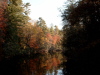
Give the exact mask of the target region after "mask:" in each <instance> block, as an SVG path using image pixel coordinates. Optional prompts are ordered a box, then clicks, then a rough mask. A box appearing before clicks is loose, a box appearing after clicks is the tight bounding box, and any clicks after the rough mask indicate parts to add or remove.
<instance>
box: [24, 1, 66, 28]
mask: <svg viewBox="0 0 100 75" xmlns="http://www.w3.org/2000/svg"><path fill="white" fill-rule="evenodd" d="M64 1H66V0H23V3H26V2H29V3H30V4H31V6H30V11H31V12H30V15H29V16H30V17H31V18H32V19H33V20H34V19H38V18H39V17H42V18H43V19H44V20H45V21H46V23H47V25H48V27H50V25H51V23H53V25H57V26H58V27H59V29H61V28H62V24H61V23H62V22H61V17H60V11H59V10H58V8H60V7H62V5H63V3H64Z"/></svg>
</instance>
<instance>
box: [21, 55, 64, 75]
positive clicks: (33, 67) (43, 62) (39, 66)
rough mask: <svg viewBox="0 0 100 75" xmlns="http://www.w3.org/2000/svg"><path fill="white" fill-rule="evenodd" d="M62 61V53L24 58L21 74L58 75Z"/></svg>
mask: <svg viewBox="0 0 100 75" xmlns="http://www.w3.org/2000/svg"><path fill="white" fill-rule="evenodd" d="M62 63H63V56H62V55H61V54H60V53H56V54H53V55H50V54H45V55H42V54H41V55H39V56H37V57H35V58H31V59H26V60H25V59H23V60H22V63H20V68H19V71H20V72H19V75H58V71H59V70H60V69H62V65H61V64H62ZM60 75H62V74H60Z"/></svg>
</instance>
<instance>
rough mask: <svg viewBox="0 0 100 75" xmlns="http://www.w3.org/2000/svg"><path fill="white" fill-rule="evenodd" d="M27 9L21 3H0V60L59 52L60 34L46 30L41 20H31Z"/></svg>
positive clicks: (16, 0)
mask: <svg viewBox="0 0 100 75" xmlns="http://www.w3.org/2000/svg"><path fill="white" fill-rule="evenodd" d="M29 6H30V3H23V2H22V0H0V57H1V58H2V57H12V56H16V55H32V54H34V53H53V52H56V51H57V50H58V51H61V50H62V45H61V43H62V36H63V35H62V30H60V29H58V27H57V25H54V26H51V27H47V24H46V22H45V20H44V19H43V18H42V17H39V18H38V20H32V19H31V18H30V17H29V16H28V14H29V12H30V10H29Z"/></svg>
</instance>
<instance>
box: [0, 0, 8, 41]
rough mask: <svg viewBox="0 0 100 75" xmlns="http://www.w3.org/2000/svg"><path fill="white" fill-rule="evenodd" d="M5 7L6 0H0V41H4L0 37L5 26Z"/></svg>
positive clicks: (3, 32)
mask: <svg viewBox="0 0 100 75" xmlns="http://www.w3.org/2000/svg"><path fill="white" fill-rule="evenodd" d="M6 7H7V0H2V1H0V36H1V37H0V42H4V39H3V38H2V37H4V36H5V31H6V30H5V27H6V21H7V19H6V18H5V9H6Z"/></svg>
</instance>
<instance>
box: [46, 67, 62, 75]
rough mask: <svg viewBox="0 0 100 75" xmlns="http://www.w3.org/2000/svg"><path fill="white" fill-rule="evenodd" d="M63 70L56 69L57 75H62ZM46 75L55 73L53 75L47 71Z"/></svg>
mask: <svg viewBox="0 0 100 75" xmlns="http://www.w3.org/2000/svg"><path fill="white" fill-rule="evenodd" d="M62 70H63V68H61V69H58V70H57V75H63V71H62ZM46 75H55V72H54V71H53V73H49V72H48V71H47V74H46Z"/></svg>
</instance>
